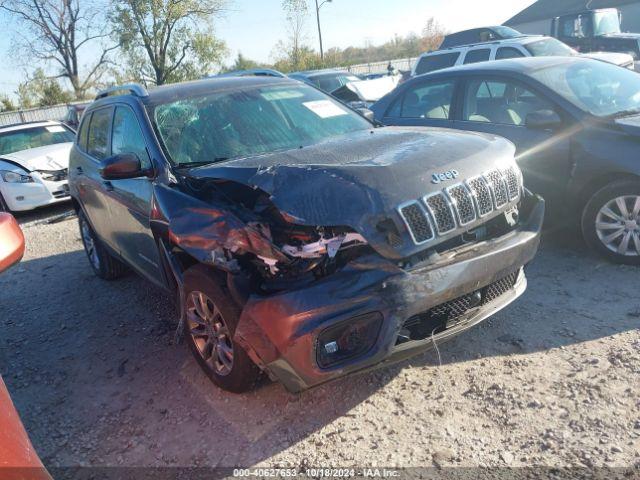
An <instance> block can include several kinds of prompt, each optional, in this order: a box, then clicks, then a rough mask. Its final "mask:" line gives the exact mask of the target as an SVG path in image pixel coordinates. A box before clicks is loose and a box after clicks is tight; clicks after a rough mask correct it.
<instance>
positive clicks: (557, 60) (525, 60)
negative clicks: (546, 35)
mask: <svg viewBox="0 0 640 480" xmlns="http://www.w3.org/2000/svg"><path fill="white" fill-rule="evenodd" d="M597 61H598V60H592V59H589V58H585V57H521V58H510V59H506V60H492V61H488V62H478V63H469V64H467V65H457V66H455V67H449V68H443V69H441V70H436V71H433V72H429V73H425V74H423V75H418V76H416V77H414V78H420V77H424V76H427V75H429V76H436V75H439V74H441V73H442V74H448V73H454V72H455V73H457V72H461V73H462V72H478V71H482V72H489V71H494V72H495V71H503V72H517V73H524V74H527V73H530V72H533V71H536V70H541V69H544V68H547V67H553V66H555V65H561V64H567V63H578V62H597Z"/></svg>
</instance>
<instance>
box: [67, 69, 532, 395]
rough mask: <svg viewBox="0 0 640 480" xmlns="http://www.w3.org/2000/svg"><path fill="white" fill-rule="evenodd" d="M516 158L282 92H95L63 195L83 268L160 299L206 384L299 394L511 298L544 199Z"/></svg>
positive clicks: (237, 88)
mask: <svg viewBox="0 0 640 480" xmlns="http://www.w3.org/2000/svg"><path fill="white" fill-rule="evenodd" d="M116 93H120V94H121V95H116ZM159 142H161V143H159ZM407 146H410V148H407ZM513 152H514V147H513V145H512V144H511V143H509V142H507V141H506V140H503V139H500V138H496V137H494V136H491V135H478V134H470V133H464V134H463V133H460V132H450V131H449V132H443V131H440V130H425V129H419V130H416V129H411V128H409V129H398V128H388V129H384V128H375V127H374V125H373V124H372V123H371V122H369V121H367V120H366V119H364V118H362V116H360V115H358V114H357V113H355V112H353V111H352V110H350V109H348V108H346V107H345V106H343V105H342V104H341V103H339V102H338V101H336V100H334V99H332V98H331V97H329V96H327V95H326V94H324V93H323V92H321V91H319V90H318V89H316V88H312V87H310V86H308V85H305V84H302V83H300V82H297V81H293V80H289V79H279V78H272V77H260V78H258V77H226V78H213V79H208V80H203V81H199V82H191V83H188V84H176V85H170V86H164V87H159V88H156V89H154V90H152V91H151V92H148V93H147V92H146V91H145V90H144V89H142V88H141V87H140V86H126V87H120V89H119V90H111V91H107V92H104V93H103V94H101V95H100V96H99V98H98V99H97V101H96V102H95V103H94V104H93V105H92V106H90V107H89V108H88V109H87V112H86V113H85V115H84V117H83V122H82V125H81V126H80V130H79V135H78V140H77V142H76V144H75V145H74V147H73V150H72V154H71V162H70V172H71V176H70V185H71V191H72V195H73V198H74V205H75V207H76V209H77V211H78V217H79V223H80V231H81V235H82V239H83V242H84V246H85V250H86V253H87V256H88V258H89V261H90V264H91V267H92V268H93V270H94V272H95V273H96V274H97V275H98V276H100V277H102V278H105V279H114V278H117V277H118V276H119V275H121V274H122V272H123V270H124V264H126V265H128V266H130V267H132V268H133V269H134V270H136V271H138V272H140V273H141V274H142V275H144V276H145V277H146V278H147V279H149V280H150V281H152V282H154V283H156V284H157V285H158V286H160V287H163V288H165V289H166V290H167V291H168V292H171V293H177V297H178V298H179V299H180V310H181V313H182V322H183V323H182V325H183V326H184V333H185V336H186V338H187V341H188V342H189V345H190V347H191V350H192V352H193V354H194V355H195V358H196V360H197V361H198V363H199V364H200V366H201V367H202V368H203V369H204V371H205V372H206V373H207V374H208V375H209V377H210V378H211V379H212V380H213V381H214V382H215V383H216V384H217V385H219V386H221V387H222V388H225V389H228V390H231V391H242V390H246V389H248V388H251V387H252V386H253V384H254V382H255V379H256V378H257V375H258V372H259V369H262V370H264V371H266V372H268V373H269V375H270V376H271V377H272V378H274V379H278V380H280V381H281V382H282V383H283V384H284V385H285V386H286V388H288V389H289V390H291V391H300V390H303V389H305V388H309V387H311V386H314V385H318V384H320V383H323V382H326V381H329V380H332V379H335V378H338V377H341V376H344V375H347V374H349V373H352V372H355V371H360V370H363V369H367V368H373V367H375V366H378V365H380V363H381V362H383V361H384V362H390V361H395V360H400V359H404V358H407V357H409V356H411V355H413V354H416V353H418V352H421V351H423V350H425V349H428V348H430V347H432V346H433V345H434V342H438V341H442V340H444V339H446V338H450V337H451V336H453V335H455V334H457V333H459V332H461V331H464V330H466V329H468V328H470V327H471V326H473V325H475V324H477V323H479V322H481V321H482V320H484V319H485V318H487V317H488V316H490V315H492V314H493V313H494V312H496V311H497V310H499V309H501V308H503V307H504V306H506V305H507V304H509V303H510V302H512V301H513V300H515V299H516V298H517V297H518V296H519V295H520V294H521V293H522V292H523V291H524V289H525V287H526V278H525V276H524V273H523V267H524V265H526V264H527V263H528V262H529V261H530V260H531V259H532V258H533V256H534V255H535V252H536V250H537V247H538V242H539V232H540V228H541V224H542V217H543V214H544V204H543V202H542V201H541V200H540V199H539V198H537V197H535V196H533V195H531V194H529V193H528V192H526V191H525V190H524V189H523V188H522V181H521V175H520V172H519V170H518V168H517V166H516V164H515V160H514V158H513ZM451 199H454V200H451ZM461 272H464V275H461ZM328 312H330V313H328ZM256 365H257V366H258V367H259V369H258V368H257V367H256Z"/></svg>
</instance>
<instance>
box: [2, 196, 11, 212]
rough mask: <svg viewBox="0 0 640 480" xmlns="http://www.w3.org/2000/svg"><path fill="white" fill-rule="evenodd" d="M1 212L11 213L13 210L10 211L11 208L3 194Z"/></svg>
mask: <svg viewBox="0 0 640 480" xmlns="http://www.w3.org/2000/svg"><path fill="white" fill-rule="evenodd" d="M0 212H7V213H11V210H9V206H8V205H7V202H5V201H4V197H3V196H2V194H1V193H0Z"/></svg>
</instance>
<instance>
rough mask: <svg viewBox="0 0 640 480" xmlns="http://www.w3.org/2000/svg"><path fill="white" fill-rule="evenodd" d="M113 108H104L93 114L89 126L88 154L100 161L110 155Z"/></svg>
mask: <svg viewBox="0 0 640 480" xmlns="http://www.w3.org/2000/svg"><path fill="white" fill-rule="evenodd" d="M112 111H113V110H112V109H111V108H103V109H100V110H96V111H95V112H93V115H92V116H91V123H90V124H89V134H88V139H87V153H88V154H89V155H91V156H92V157H94V158H97V159H98V160H102V159H104V158H107V156H108V155H109V127H110V125H111V113H112Z"/></svg>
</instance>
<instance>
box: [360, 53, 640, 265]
mask: <svg viewBox="0 0 640 480" xmlns="http://www.w3.org/2000/svg"><path fill="white" fill-rule="evenodd" d="M371 109H372V110H373V112H374V114H375V117H376V118H377V119H378V120H379V121H381V122H382V123H384V124H386V125H402V126H408V125H416V126H417V125H419V126H439V127H450V128H456V129H459V130H472V131H478V132H486V133H491V134H495V135H500V136H503V137H505V138H507V139H509V140H511V141H512V142H514V143H515V145H516V147H517V150H518V151H517V159H518V163H519V165H520V167H521V168H522V170H523V172H524V178H525V185H526V186H527V188H529V189H531V190H532V191H534V192H536V193H539V194H541V195H542V196H543V197H544V198H545V199H546V200H547V201H548V204H549V210H550V212H551V213H552V214H553V213H555V215H556V217H559V221H560V222H562V223H563V224H571V223H580V224H581V227H582V232H583V235H584V238H585V240H586V241H587V243H588V244H589V245H590V246H591V247H592V248H593V249H594V250H595V251H597V252H599V253H601V254H602V255H604V256H605V257H607V258H609V259H610V260H612V261H615V262H619V263H628V264H639V263H640V162H638V158H639V157H640V76H639V75H638V74H637V73H634V72H632V71H630V70H627V69H623V68H618V67H616V66H614V65H611V64H608V63H604V62H598V61H595V60H589V59H583V58H566V59H565V58H558V57H554V58H551V57H550V58H522V59H514V60H501V61H497V62H486V63H480V64H475V65H466V66H462V67H455V68H451V69H447V70H442V71H440V72H434V73H431V74H428V75H423V76H420V77H416V78H413V79H412V80H410V81H408V82H406V83H405V84H403V85H402V86H401V87H398V89H396V91H394V92H392V93H391V94H390V95H388V96H387V97H385V98H383V99H382V100H381V101H380V102H378V103H376V104H375V105H373V106H372V107H371Z"/></svg>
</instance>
